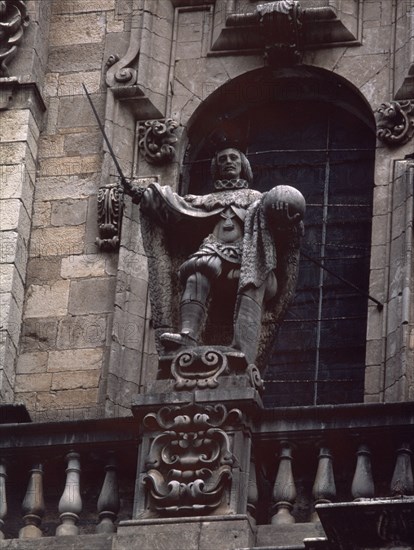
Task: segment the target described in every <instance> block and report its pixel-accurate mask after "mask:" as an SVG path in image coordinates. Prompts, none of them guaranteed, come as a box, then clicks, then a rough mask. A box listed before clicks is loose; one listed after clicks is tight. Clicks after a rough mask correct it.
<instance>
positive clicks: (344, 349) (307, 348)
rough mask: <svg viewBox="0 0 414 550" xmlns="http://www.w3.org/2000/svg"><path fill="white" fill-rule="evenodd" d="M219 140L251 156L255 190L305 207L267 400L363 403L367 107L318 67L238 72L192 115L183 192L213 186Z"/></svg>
mask: <svg viewBox="0 0 414 550" xmlns="http://www.w3.org/2000/svg"><path fill="white" fill-rule="evenodd" d="M226 140H227V141H226ZM225 143H228V144H237V145H238V146H239V147H240V148H241V149H242V150H244V151H245V152H246V154H247V156H248V158H249V160H250V162H251V165H252V168H253V173H254V185H253V187H255V188H256V189H259V190H260V191H266V190H268V189H270V188H271V187H273V186H275V185H277V184H289V185H292V186H294V187H296V188H298V189H299V190H300V191H301V192H302V193H303V194H304V196H305V198H306V201H307V205H308V206H307V214H306V219H305V226H306V234H305V237H304V239H303V244H302V252H303V254H302V258H301V265H300V275H299V283H298V287H297V292H296V297H295V300H294V302H293V304H292V305H291V307H290V309H289V311H288V314H287V315H286V318H285V321H284V322H283V324H282V326H281V328H280V329H279V332H278V334H277V335H275V338H276V340H275V345H274V348H273V352H272V354H271V355H270V357H269V361H268V367H267V371H266V376H265V382H266V392H265V396H264V400H265V403H266V405H267V406H292V405H320V404H329V403H350V402H362V401H363V388H364V370H365V348H366V323H367V300H368V299H367V296H366V293H367V292H368V283H369V263H370V248H371V218H372V194H373V184H374V181H373V179H374V155H375V122H374V118H373V115H372V111H371V109H370V107H369V105H368V103H367V102H366V101H365V99H364V98H363V97H362V96H361V94H360V93H359V92H358V91H357V90H356V89H355V88H354V87H353V86H352V85H351V84H350V83H348V82H347V81H345V80H344V79H343V78H341V77H338V76H337V75H335V74H333V73H331V72H329V71H325V70H323V69H316V68H312V67H306V66H303V67H298V68H294V69H280V70H272V69H258V70H255V71H252V72H249V73H247V74H245V75H242V76H241V77H238V78H236V79H234V80H233V81H231V82H229V83H227V84H226V85H224V86H222V87H221V88H219V89H218V90H216V91H215V92H214V93H213V94H211V96H210V97H209V98H208V99H207V100H206V101H205V102H204V103H203V104H202V105H201V106H200V107H199V109H198V110H197V111H196V112H195V113H194V114H193V116H192V118H191V119H190V122H189V125H188V147H187V150H186V153H185V157H184V161H183V177H182V181H181V192H182V193H194V194H205V193H208V192H210V190H211V188H210V185H211V178H210V174H209V164H210V161H209V159H210V158H211V155H212V153H213V152H214V150H215V149H217V147H220V146H221V145H222V144H225ZM325 268H326V269H327V270H329V271H327V270H326V269H325ZM345 281H347V282H345ZM348 282H349V283H351V284H348ZM352 285H354V286H352ZM356 287H357V288H356ZM357 289H358V290H357ZM364 293H365V295H364Z"/></svg>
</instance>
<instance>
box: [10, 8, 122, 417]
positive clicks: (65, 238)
mask: <svg viewBox="0 0 414 550" xmlns="http://www.w3.org/2000/svg"><path fill="white" fill-rule="evenodd" d="M51 7H52V14H51V24H50V34H49V50H48V62H47V69H46V74H45V86H44V88H43V93H44V97H45V100H46V104H47V120H46V124H45V128H44V130H43V132H42V134H41V137H40V140H39V141H38V144H39V161H38V167H37V178H36V189H35V196H34V207H33V227H32V233H31V242H30V258H29V261H28V274H27V285H26V299H25V307H24V326H23V336H22V339H21V344H20V355H19V360H18V363H17V368H16V388H15V389H16V399H17V400H19V401H22V402H24V403H25V404H26V405H27V407H28V409H29V410H30V411H31V413H32V416H34V417H37V418H39V419H42V418H45V419H51V418H59V419H60V418H65V417H68V418H71V417H72V415H73V414H75V415H77V416H79V415H81V414H82V413H84V414H92V415H97V414H98V411H97V406H98V403H99V402H100V399H99V386H100V383H101V384H102V383H103V380H104V365H105V353H106V349H107V348H106V344H107V341H108V334H109V333H110V326H111V316H112V313H113V307H114V306H113V304H114V285H115V273H116V264H117V257H116V254H101V253H100V251H99V249H98V248H97V247H96V246H95V237H96V236H97V206H96V194H97V190H98V182H99V178H100V171H101V164H102V138H101V135H100V132H99V129H98V128H97V124H96V121H95V119H94V116H93V113H92V111H91V109H90V106H89V104H88V103H87V98H86V97H85V95H84V92H83V89H82V86H81V84H82V83H85V85H86V86H87V88H88V90H89V92H90V93H91V95H92V98H93V101H94V104H95V105H96V107H97V109H98V111H99V113H100V116H101V117H102V118H103V113H104V105H105V91H104V86H103V85H102V72H103V67H104V65H105V55H106V53H105V44H106V40H108V41H109V40H111V39H112V38H113V35H114V34H119V33H120V34H121V35H122V32H123V30H124V23H123V22H122V21H121V20H119V18H118V17H117V13H116V11H115V1H114V0H102V1H100V2H86V1H70V0H61V1H53V2H51ZM73 410H77V412H76V413H74V412H73ZM51 411H53V412H51Z"/></svg>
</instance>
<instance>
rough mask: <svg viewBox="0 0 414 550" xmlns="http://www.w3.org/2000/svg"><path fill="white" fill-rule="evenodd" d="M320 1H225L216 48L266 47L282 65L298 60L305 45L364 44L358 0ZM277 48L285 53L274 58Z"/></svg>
mask: <svg viewBox="0 0 414 550" xmlns="http://www.w3.org/2000/svg"><path fill="white" fill-rule="evenodd" d="M318 4H320V5H319V6H317V7H314V3H313V6H312V5H309V2H307V1H306V0H303V1H302V2H299V1H297V0H277V1H268V2H263V0H262V1H256V0H250V1H249V2H246V0H227V2H226V4H225V10H223V11H222V13H219V15H217V14H216V21H215V31H214V36H213V46H212V48H211V49H212V52H217V54H218V52H222V51H223V50H226V51H229V50H230V51H234V52H236V51H239V52H243V51H245V50H265V51H266V58H267V61H268V62H269V63H270V64H279V65H280V64H293V63H294V62H298V61H300V58H301V52H303V50H308V49H314V48H321V47H327V46H330V47H334V46H338V45H347V46H352V45H359V44H360V40H359V36H358V34H359V31H360V22H359V19H360V2H358V1H355V0H352V1H351V2H347V1H345V2H342V4H340V5H337V4H338V2H337V1H336V0H325V1H323V0H321V2H318ZM345 4H346V6H345ZM216 11H217V10H216ZM218 18H221V20H222V24H221V25H220V21H218V20H217V19H218ZM269 50H270V55H269ZM277 51H279V54H282V55H279V56H278V55H276V56H274V57H273V62H272V56H271V54H272V53H276V54H277Z"/></svg>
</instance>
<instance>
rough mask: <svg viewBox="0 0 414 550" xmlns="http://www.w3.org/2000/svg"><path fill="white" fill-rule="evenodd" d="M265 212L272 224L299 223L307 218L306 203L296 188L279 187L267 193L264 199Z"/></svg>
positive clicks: (288, 186)
mask: <svg viewBox="0 0 414 550" xmlns="http://www.w3.org/2000/svg"><path fill="white" fill-rule="evenodd" d="M263 210H264V213H265V216H266V218H267V219H268V221H270V222H271V223H272V224H274V223H276V224H282V225H286V224H289V222H296V223H297V222H299V221H301V220H303V218H304V216H305V212H306V202H305V198H304V196H303V195H302V193H301V192H300V191H298V189H296V188H295V187H291V186H290V185H277V186H276V187H273V189H271V190H270V191H268V192H267V193H266V195H265V197H264V199H263ZM286 211H287V214H286Z"/></svg>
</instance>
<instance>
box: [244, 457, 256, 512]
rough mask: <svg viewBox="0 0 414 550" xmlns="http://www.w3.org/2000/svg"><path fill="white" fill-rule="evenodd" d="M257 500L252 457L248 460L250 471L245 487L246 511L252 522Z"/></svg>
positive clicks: (254, 467)
mask: <svg viewBox="0 0 414 550" xmlns="http://www.w3.org/2000/svg"><path fill="white" fill-rule="evenodd" d="M258 500H259V492H258V490H257V480H256V465H255V463H254V458H253V457H252V460H251V462H250V471H249V483H248V488H247V513H248V514H249V516H250V518H251V519H252V520H253V522H256V505H257V501H258Z"/></svg>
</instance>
